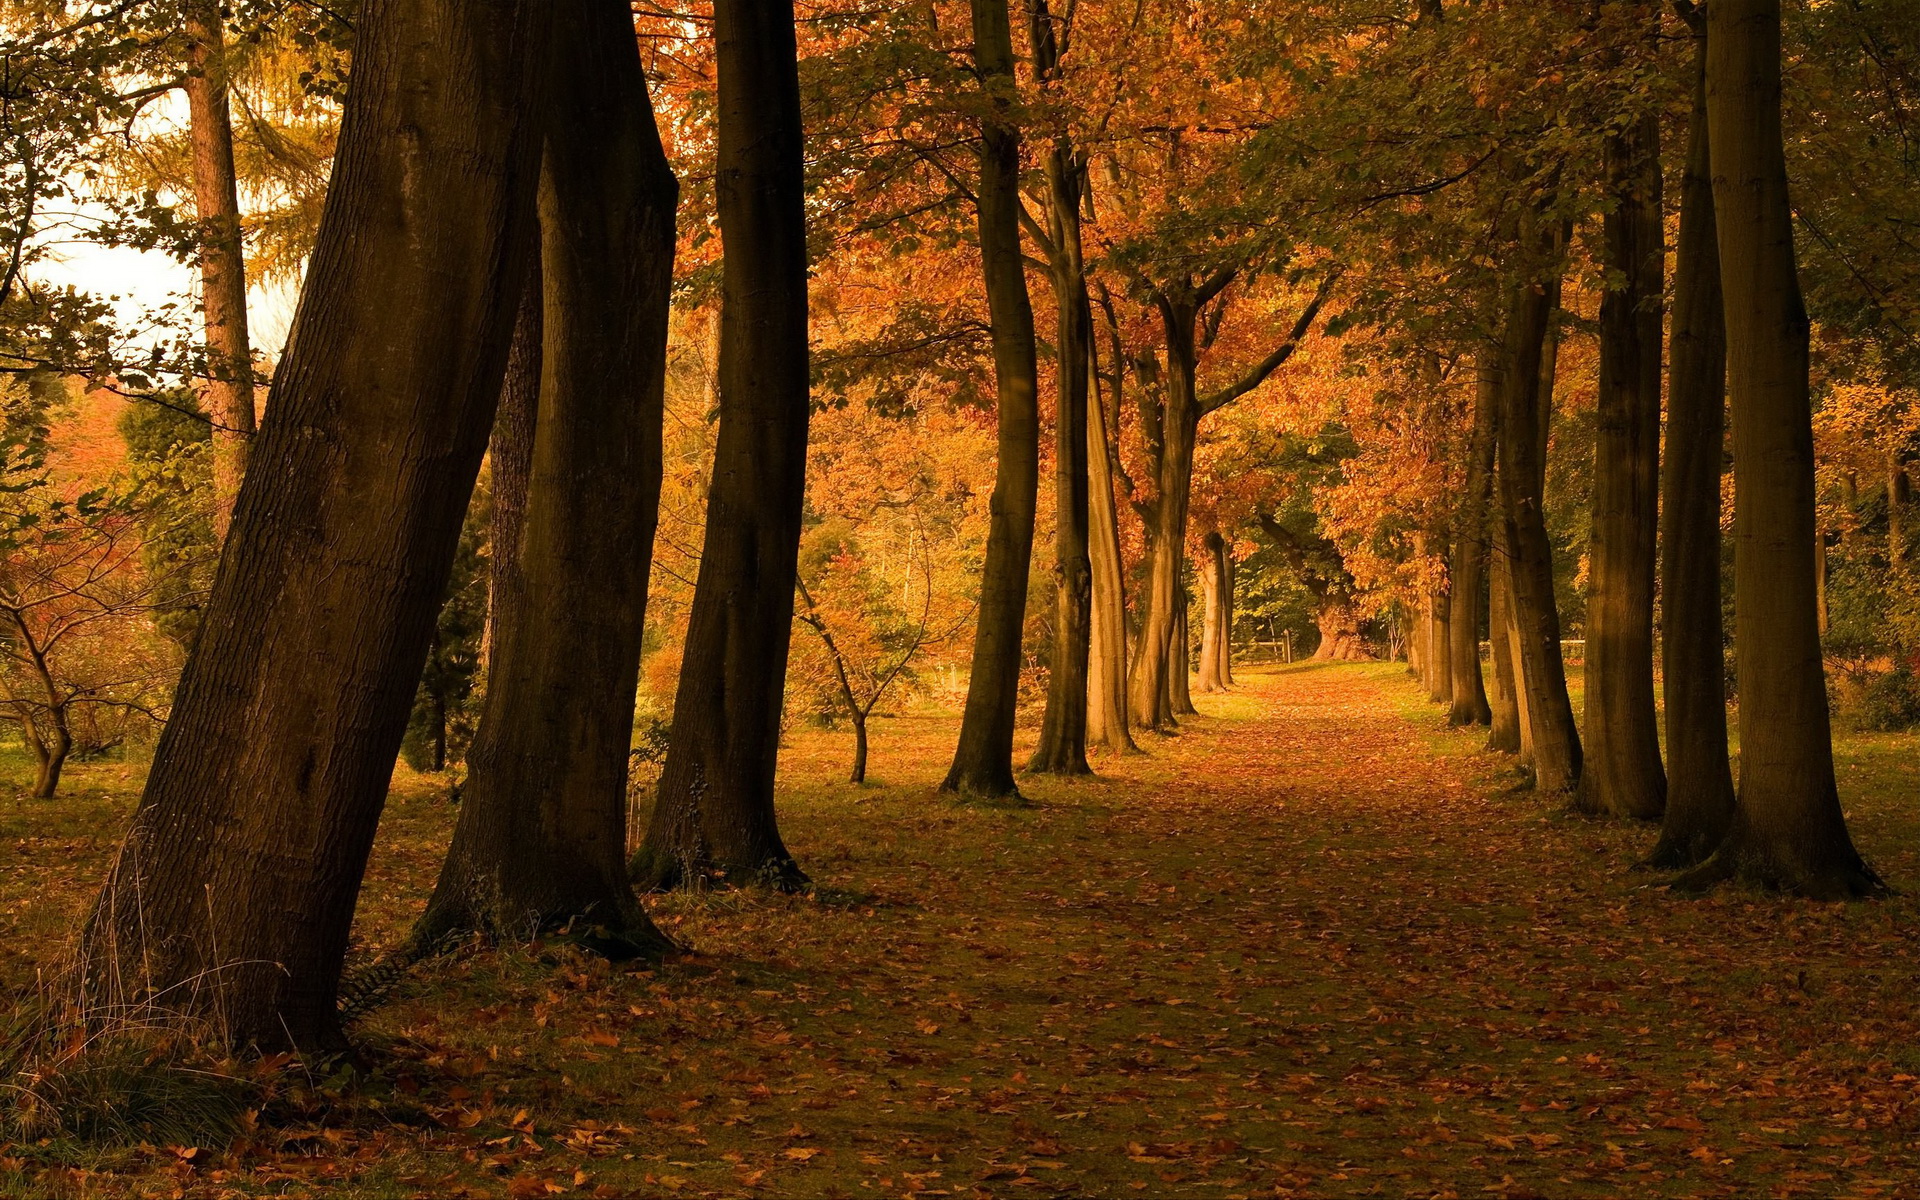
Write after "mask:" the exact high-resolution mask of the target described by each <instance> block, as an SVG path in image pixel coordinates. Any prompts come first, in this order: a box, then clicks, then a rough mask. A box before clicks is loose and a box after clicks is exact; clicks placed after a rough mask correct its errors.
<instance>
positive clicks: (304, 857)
mask: <svg viewBox="0 0 1920 1200" xmlns="http://www.w3.org/2000/svg"><path fill="white" fill-rule="evenodd" d="M533 11H534V6H532V5H529V4H525V3H523V2H521V0H457V2H456V0H411V2H409V3H399V2H397V0H373V2H371V3H368V4H366V5H365V6H364V7H363V8H362V9H361V11H360V21H359V36H358V41H357V46H356V51H355V58H354V71H353V83H352V85H351V87H350V88H349V92H348V96H347V103H346V113H345V118H344V120H343V122H342V125H341V131H340V148H339V153H338V156H337V165H336V166H335V168H334V178H333V183H332V186H331V188H330V189H329V191H328V195H327V204H326V212H325V215H324V216H323V218H322V220H321V223H320V232H319V238H318V241H317V243H316V245H315V249H314V255H313V266H312V269H311V270H310V271H309V272H308V274H307V285H306V289H305V292H304V294H303V295H302V297H301V304H300V310H299V316H298V318H297V319H296V321H295V327H294V332H293V336H292V338H291V339H290V340H289V343H288V351H287V355H286V358H285V359H284V360H283V362H282V364H281V368H280V370H279V371H278V372H276V375H275V380H274V395H273V400H272V403H271V404H269V406H268V409H267V419H266V421H265V423H264V426H263V428H262V430H261V432H260V436H259V438H258V439H257V441H256V443H255V446H254V452H253V467H252V469H251V470H250V471H249V472H248V474H247V478H246V481H245V484H244V485H243V487H242V488H241V494H240V497H239V501H238V503H237V504H236V506H235V510H234V517H233V525H232V528H231V530H230V531H229V534H228V538H227V543H226V549H225V553H224V555H223V557H222V561H221V564H220V571H219V574H218V576H217V578H216V579H215V582H214V587H213V594H212V596H211V598H210V600H209V603H208V607H207V612H206V616H205V619H204V620H203V622H202V624H201V626H200V634H199V640H198V641H197V642H196V643H195V646H194V649H193V653H192V654H191V655H190V656H189V658H188V661H187V666H186V669H185V671H184V672H183V673H182V675H181V679H180V684H179V688H178V691H177V692H176V695H175V699H174V704H173V712H172V717H171V719H170V720H169V721H168V722H167V725H166V728H165V730H164V731H163V732H162V733H161V736H160V741H159V745H158V746H157V747H156V748H155V751H154V758H153V766H152V768H151V771H150V773H149V775H148V777H147V785H146V791H145V794H144V795H143V796H142V798H141V802H140V806H139V808H138V810H137V811H136V813H135V814H134V819H133V823H132V827H131V829H130V830H129V832H128V834H127V838H126V841H125V843H124V844H123V845H122V847H121V850H120V854H119V856H118V858H117V859H116V860H115V862H114V866H113V868H112V871H111V873H110V875H109V877H108V879H107V882H106V886H105V887H104V889H103V890H102V892H101V894H100V899H99V901H98V903H97V904H96V906H95V908H94V910H93V914H92V916H91V918H90V919H89V921H88V923H87V927H86V930H85V932H84V934H83V939H82V946H81V956H82V961H83V965H84V971H85V1001H86V1003H87V1004H88V1005H89V1006H90V1007H97V1008H100V1009H102V1010H104V1009H108V1008H114V1007H117V1006H129V1005H140V1004H143V1003H146V1002H149V1001H151V1002H153V1003H156V1004H158V1005H160V1006H162V1007H163V1008H166V1009H169V1010H184V1012H185V1013H186V1015H190V1016H196V1017H205V1018H209V1019H212V1020H214V1021H216V1022H217V1028H218V1029H219V1030H220V1032H221V1033H222V1035H223V1036H224V1037H225V1038H227V1039H228V1040H229V1041H230V1042H232V1043H234V1044H237V1045H248V1044H253V1045H257V1046H260V1047H262V1048H268V1047H281V1046H293V1047H297V1048H301V1049H323V1050H324V1049H332V1048H337V1047H339V1046H341V1045H343V1044H344V1041H343V1038H342V1037H341V1034H340V1028H339V1018H338V1014H337V1013H336V1011H335V997H336V993H337V989H338V983H339V978H340V968H341V963H342V961H343V958H344V955H345V953H346V948H347V933H348V929H349V926H350V925H351V924H352V920H353V909H354V902H355V899H356V897H357V896H358V894H359V889H360V879H361V875H362V872H363V871H364V869H365V866H366V860H367V853H368V850H369V849H370V848H371V846H372V843H373V835H374V830H375V827H376V826H377V825H378V823H379V819H380V810H381V807H382V803H383V801H384V799H385V797H386V791H387V783H388V779H389V777H390V775H391V773H392V769H393V760H394V755H395V753H396V752H397V751H398V750H399V747H400V741H401V737H402V735H403V734H404V733H405V730H406V724H407V715H408V712H409V710H410V708H411V707H412V703H413V697H414V691H415V688H416V685H417V683H418V681H419V677H420V670H421V666H422V664H423V662H424V660H425V655H426V651H427V641H428V638H429V637H430V636H431V634H432V632H433V627H434V621H435V618H436V616H437V614H438V610H439V606H440V601H441V598H442V596H443V595H444V593H445V589H446V584H447V575H448V572H449V570H450V568H451V566H452V562H453V556H454V552H455V549H456V546H457V544H458V541H459V536H460V525H461V519H462V517H463V515H464V513H465V510H466V506H467V500H468V497H469V496H470V494H471V493H472V490H473V481H474V477H475V475H476V474H477V473H478V471H479V466H480V458H481V454H482V452H483V451H484V450H485V448H486V441H487V433H488V430H489V429H490V428H491V426H492V424H493V415H494V408H495V404H496V402H497V400H498V399H499V393H500V384H501V380H502V378H503V376H504V372H505V365H506V356H507V349H508V343H509V340H510V338H511V334H512V329H513V319H514V309H515V306H516V304H517V302H518V300H519V297H520V284H521V277H522V275H523V266H524V263H523V261H522V260H523V259H524V247H525V245H526V238H525V233H524V231H525V226H526V223H527V222H528V221H530V220H531V219H532V209H533V204H532V200H533V191H534V183H535V179H536V176H537V170H536V163H537V151H538V148H539V143H538V138H537V136H536V134H537V131H538V127H539V126H538V119H537V115H536V114H537V107H538V106H537V102H536V100H537V98H536V89H535V79H536V77H537V73H538V70H539V67H540V65H541V64H542V63H543V62H544V55H543V54H542V53H541V47H542V45H543V43H544V40H545V39H544V37H543V36H541V35H542V33H543V30H544V24H545V23H544V22H542V21H539V20H536V19H535V18H534V17H533V15H532V14H533ZM402 197H404V198H405V203H404V205H403V204H401V202H400V198H402Z"/></svg>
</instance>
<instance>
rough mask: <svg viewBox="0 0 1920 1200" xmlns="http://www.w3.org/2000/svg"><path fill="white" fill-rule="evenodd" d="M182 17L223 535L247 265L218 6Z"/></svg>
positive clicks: (218, 528)
mask: <svg viewBox="0 0 1920 1200" xmlns="http://www.w3.org/2000/svg"><path fill="white" fill-rule="evenodd" d="M185 17H186V32H187V77H186V93H187V120H188V130H189V136H190V140H191V142H192V145H193V201H194V209H195V212H196V214H197V215H198V216H199V219H200V311H201V316H202V319H203V322H204V325H205V329H206V339H207V412H208V416H209V417H210V418H211V419H212V422H213V531H214V536H215V537H216V538H218V539H221V540H225V538H226V536H227V527H228V526H229V525H230V524H231V523H232V520H233V502H234V497H236V496H237V495H239V493H240V480H241V477H242V476H244V475H245V474H246V469H247V446H248V444H249V443H250V442H251V441H252V440H253V433H254V415H253V351H252V349H251V347H250V346H249V344H248V338H247V269H246V259H245V249H244V245H243V241H242V238H241V232H240V195H239V186H238V182H237V178H236V173H235V171H234V166H233V115H232V112H231V111H230V109H229V108H228V100H227V82H228V74H227V52H226V36H225V30H224V29H223V27H222V21H221V16H220V5H219V4H218V3H216V2H215V0H192V3H190V4H188V5H187V9H186V14H185Z"/></svg>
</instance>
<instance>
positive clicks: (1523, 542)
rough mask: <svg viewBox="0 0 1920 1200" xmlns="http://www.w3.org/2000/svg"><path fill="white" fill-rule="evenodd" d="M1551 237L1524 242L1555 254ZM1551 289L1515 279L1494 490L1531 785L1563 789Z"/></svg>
mask: <svg viewBox="0 0 1920 1200" xmlns="http://www.w3.org/2000/svg"><path fill="white" fill-rule="evenodd" d="M1557 247H1558V242H1557V240H1556V239H1554V238H1553V237H1552V236H1551V235H1548V236H1546V237H1544V238H1541V239H1539V244H1537V245H1535V246H1534V247H1532V249H1534V250H1535V251H1537V252H1539V253H1540V256H1541V257H1543V258H1544V257H1546V256H1547V255H1548V254H1550V253H1555V252H1557ZM1558 291H1559V288H1558V286H1557V285H1556V284H1555V283H1553V282H1551V281H1539V280H1531V279H1528V280H1523V281H1521V282H1519V283H1517V284H1516V285H1515V286H1514V287H1513V289H1512V294H1511V297H1510V301H1509V307H1508V312H1507V318H1506V348H1505V350H1504V354H1505V357H1506V372H1505V377H1506V378H1505V384H1506V386H1505V388H1504V389H1503V395H1502V397H1501V406H1500V470H1499V480H1500V494H1501V504H1502V510H1503V519H1504V521H1505V525H1506V528H1505V535H1506V540H1507V546H1508V548H1509V550H1510V567H1511V570H1510V579H1511V583H1512V593H1513V595H1512V599H1513V618H1514V624H1515V626H1516V628H1517V629H1518V631H1519V637H1518V639H1517V643H1518V647H1519V655H1518V662H1519V667H1520V671H1519V677H1518V678H1519V683H1520V686H1521V687H1522V688H1523V689H1524V691H1525V695H1526V700H1525V704H1526V708H1525V713H1526V716H1525V726H1524V729H1525V732H1526V734H1527V735H1529V736H1530V738H1531V750H1530V756H1531V759H1532V765H1533V776H1534V786H1535V787H1537V788H1539V789H1540V790H1541V791H1544V792H1555V793H1571V792H1572V791H1573V789H1574V788H1575V787H1576V786H1578V784H1579V782H1580V732H1579V729H1578V727H1577V726H1576V725H1575V723H1574V719H1573V706H1572V704H1571V703H1570V702H1569V701H1568V699H1567V675H1566V666H1565V664H1564V663H1563V662H1562V661H1561V657H1560V613H1559V609H1558V607H1557V604H1556V602H1555V599H1554V590H1553V545H1552V543H1551V542H1550V541H1549V540H1548V537H1547V526H1546V517H1545V510H1544V502H1543V494H1544V491H1545V483H1546V453H1545V449H1546V435H1545V429H1544V427H1545V424H1546V411H1545V410H1546V406H1545V404H1544V403H1543V402H1542V401H1543V395H1542V394H1543V392H1544V390H1545V389H1544V387H1543V382H1544V380H1543V375H1544V371H1543V365H1544V364H1543V358H1544V350H1545V347H1546V344H1547V342H1548V340H1549V329H1548V327H1549V325H1550V324H1551V323H1552V317H1553V310H1554V308H1555V306H1556V302H1557V299H1558V295H1557V293H1558Z"/></svg>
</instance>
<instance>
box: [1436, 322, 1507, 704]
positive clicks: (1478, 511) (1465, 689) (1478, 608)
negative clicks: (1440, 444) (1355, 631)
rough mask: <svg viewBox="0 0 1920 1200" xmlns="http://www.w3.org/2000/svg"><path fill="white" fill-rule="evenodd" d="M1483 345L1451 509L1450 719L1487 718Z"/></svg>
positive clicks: (1491, 429)
mask: <svg viewBox="0 0 1920 1200" xmlns="http://www.w3.org/2000/svg"><path fill="white" fill-rule="evenodd" d="M1493 358H1494V355H1493V354H1492V353H1489V352H1486V351H1483V352H1482V353H1481V355H1480V357H1479V361H1478V363H1477V364H1476V365H1477V370H1476V372H1475V379H1474V396H1473V434H1472V436H1471V437H1470V438H1469V439H1468V441H1467V469H1466V479H1465V480H1464V482H1463V486H1462V492H1461V496H1460V506H1459V508H1458V509H1457V510H1456V511H1455V514H1454V527H1453V562H1452V564H1451V569H1450V571H1449V572H1448V573H1449V574H1450V575H1451V576H1452V579H1453V605H1452V608H1451V611H1450V617H1451V620H1450V621H1449V622H1448V626H1447V635H1448V638H1449V640H1450V645H1449V654H1448V657H1449V658H1451V659H1452V661H1453V680H1452V682H1453V690H1452V697H1453V705H1452V708H1451V709H1450V710H1449V711H1448V713H1447V722H1448V724H1451V725H1486V724H1489V723H1490V722H1491V721H1492V720H1493V710H1492V708H1491V707H1490V706H1489V704H1488V702H1487V691H1486V682H1485V680H1484V678H1483V677H1482V675H1481V672H1480V616H1481V614H1482V613H1484V612H1486V611H1487V599H1486V579H1487V528H1488V521H1489V519H1490V514H1489V512H1488V508H1489V505H1490V502H1491V500H1492V497H1493V460H1494V452H1495V449H1496V447H1495V445H1494V438H1495V437H1497V436H1498V435H1499V429H1500V379H1501V376H1500V372H1499V370H1498V369H1497V368H1496V367H1495V365H1494V363H1493V362H1492V361H1491V360H1492V359H1493Z"/></svg>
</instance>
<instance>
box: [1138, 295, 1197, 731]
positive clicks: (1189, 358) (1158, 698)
mask: <svg viewBox="0 0 1920 1200" xmlns="http://www.w3.org/2000/svg"><path fill="white" fill-rule="evenodd" d="M1154 301H1155V304H1156V307H1158V309H1159V311H1160V325H1161V329H1162V332H1163V335H1164V337H1165V340H1166V351H1167V371H1166V375H1165V382H1166V392H1165V400H1164V405H1163V407H1162V410H1161V414H1160V431H1159V433H1160V436H1159V438H1158V446H1157V450H1158V453H1156V454H1153V455H1152V457H1153V459H1154V468H1155V470H1154V493H1155V494H1154V500H1153V504H1152V506H1151V510H1150V514H1149V515H1150V520H1149V521H1148V523H1147V592H1146V595H1145V596H1143V597H1142V598H1141V599H1142V601H1143V607H1142V611H1141V614H1140V638H1139V641H1138V643H1137V644H1136V645H1135V647H1134V652H1133V667H1132V671H1131V672H1130V680H1129V688H1130V691H1129V695H1128V698H1127V703H1128V707H1129V709H1130V710H1131V712H1132V716H1133V723H1134V724H1136V725H1138V726H1140V727H1141V728H1143V729H1167V728H1169V727H1170V726H1172V725H1173V724H1174V716H1175V713H1176V711H1177V706H1176V705H1175V704H1174V703H1173V689H1174V672H1173V665H1174V654H1175V650H1174V644H1175V639H1176V638H1177V637H1178V636H1180V632H1181V631H1180V628H1179V624H1180V615H1179V614H1180V592H1181V589H1182V588H1183V586H1184V585H1183V583H1182V581H1181V578H1180V574H1181V567H1182V566H1183V565H1184V563H1185V560H1186V542H1187V510H1188V506H1189V505H1190V504H1191V502H1192V498H1193V450H1194V443H1195V441H1196V439H1197V437H1198V434H1199V424H1200V413H1199V401H1198V399H1197V397H1196V396H1195V394H1194V389H1195V377H1196V375H1197V373H1198V369H1199V366H1198V350H1197V348H1196V345H1195V331H1194V324H1195V321H1196V320H1197V316H1198V310H1199V306H1200V303H1201V302H1200V300H1199V298H1198V297H1197V296H1196V295H1195V294H1194V288H1193V285H1192V283H1191V282H1188V281H1182V282H1181V283H1179V284H1176V285H1174V286H1172V287H1169V288H1164V289H1160V290H1158V291H1156V293H1155V296H1154ZM1180 657H1181V658H1182V660H1184V659H1185V655H1181V656H1180Z"/></svg>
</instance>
